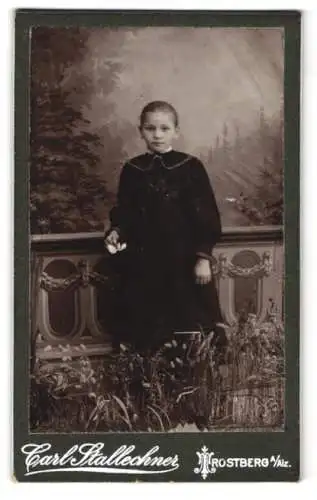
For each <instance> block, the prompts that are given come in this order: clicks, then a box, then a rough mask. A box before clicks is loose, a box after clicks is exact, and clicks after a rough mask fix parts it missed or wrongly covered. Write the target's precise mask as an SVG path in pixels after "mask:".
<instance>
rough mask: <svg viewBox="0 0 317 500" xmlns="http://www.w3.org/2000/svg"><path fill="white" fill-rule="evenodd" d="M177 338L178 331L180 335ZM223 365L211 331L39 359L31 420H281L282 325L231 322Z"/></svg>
mask: <svg viewBox="0 0 317 500" xmlns="http://www.w3.org/2000/svg"><path fill="white" fill-rule="evenodd" d="M179 337H180V336H179ZM228 338H229V347H228V349H227V352H226V355H225V358H224V359H222V360H221V361H222V363H223V362H225V364H224V365H220V363H219V361H220V359H219V356H218V355H217V353H216V352H215V350H214V348H213V332H211V333H210V334H209V335H207V336H206V337H203V336H202V335H192V336H191V337H189V338H187V339H186V340H184V338H181V339H180V340H179V339H178V338H175V339H173V340H172V341H170V342H166V343H165V344H164V345H163V346H162V347H161V348H160V349H158V350H157V351H156V352H155V353H149V352H142V353H141V352H136V351H135V350H133V349H132V348H131V346H129V345H125V344H124V345H123V344H121V345H120V348H119V351H118V352H116V353H112V354H111V355H108V356H107V357H105V358H104V359H103V360H99V361H91V360H90V359H88V358H86V357H85V356H81V357H80V358H79V359H77V360H75V359H72V358H71V357H70V356H69V355H64V356H63V360H62V362H61V363H59V364H58V365H56V364H55V365H50V364H48V363H43V362H39V361H38V362H37V364H36V367H35V371H34V375H33V377H32V394H31V424H32V428H34V429H41V430H45V429H46V430H55V431H57V430H64V431H74V430H80V431H113V432H117V431H159V432H166V431H168V430H173V429H175V428H176V427H177V426H184V425H193V424H194V425H195V427H196V428H198V429H211V428H213V427H221V426H224V427H230V426H240V427H244V426H263V425H265V426H270V425H271V426H280V425H282V423H283V406H284V401H283V398H284V386H283V379H284V347H283V339H284V333H283V327H282V325H281V324H280V323H278V322H277V320H276V318H275V317H274V316H272V317H270V318H268V321H266V322H265V323H262V324H257V322H256V318H255V317H254V316H252V315H249V316H248V318H247V320H246V321H244V322H243V323H241V322H240V323H237V324H236V325H235V326H233V327H231V328H230V329H228Z"/></svg>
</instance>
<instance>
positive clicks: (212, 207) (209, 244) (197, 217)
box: [190, 159, 221, 258]
mask: <svg viewBox="0 0 317 500" xmlns="http://www.w3.org/2000/svg"><path fill="white" fill-rule="evenodd" d="M190 212H191V220H192V224H193V228H192V229H193V234H194V238H195V249H196V254H197V255H198V256H201V257H205V258H211V253H212V249H213V247H214V246H215V244H216V243H217V242H218V241H219V239H220V237H221V220H220V215H219V210H218V207H217V203H216V199H215V195H214V191H213V189H212V186H211V183H210V180H209V177H208V174H207V172H206V170H205V168H204V166H203V164H202V163H201V162H200V161H199V160H198V159H195V163H194V164H193V166H192V168H191V171H190Z"/></svg>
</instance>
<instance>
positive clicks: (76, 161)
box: [29, 25, 286, 434]
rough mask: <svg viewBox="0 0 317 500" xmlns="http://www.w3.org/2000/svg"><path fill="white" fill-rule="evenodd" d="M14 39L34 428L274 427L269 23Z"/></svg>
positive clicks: (280, 370) (275, 235)
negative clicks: (24, 88) (23, 155)
mask: <svg viewBox="0 0 317 500" xmlns="http://www.w3.org/2000/svg"><path fill="white" fill-rule="evenodd" d="M29 37H30V62H29V64H30V75H29V87H30V91H29V99H30V101H29V130H30V144H29V154H30V157H29V239H30V249H31V262H30V317H31V321H30V323H31V327H30V338H29V345H30V350H29V352H30V360H29V381H30V383H29V429H30V432H32V433H57V434H58V433H70V434H71V433H81V432H87V433H98V432H100V433H125V432H146V433H174V432H176V433H178V432H195V433H198V432H214V431H228V432H238V431H250V430H251V431H254V432H259V433H260V432H264V431H265V432H267V431H270V432H271V431H283V430H284V428H285V418H286V415H285V390H284V386H285V345H284V344H285V342H284V219H285V214H284V205H285V203H284V201H285V200H284V156H285V155H284V28H283V27H278V26H277V27H274V26H268V27H243V26H241V27H203V26H197V27H189V26H148V27H146V26H140V27H135V26H129V25H127V26H118V27H107V26H105V27H84V26H79V25H78V26H76V27H74V26H71V27H60V26H53V27H52V26H51V27H49V26H33V27H32V28H31V29H30V30H29Z"/></svg>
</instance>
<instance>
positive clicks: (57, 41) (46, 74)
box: [30, 28, 111, 233]
mask: <svg viewBox="0 0 317 500" xmlns="http://www.w3.org/2000/svg"><path fill="white" fill-rule="evenodd" d="M88 36H89V34H88V32H87V30H85V29H82V28H71V29H67V28H65V29H60V28H58V29H57V28H36V29H34V30H33V32H32V57H31V62H32V75H31V148H30V149H31V151H30V153H31V154H30V160H31V161H30V200H31V207H30V212H31V213H30V217H31V231H32V232H33V233H39V232H68V231H69V232H75V231H89V230H92V229H99V228H100V229H101V228H102V227H103V224H102V221H101V218H100V215H99V214H98V210H97V208H96V207H97V206H98V201H100V202H101V201H102V202H103V203H111V195H110V193H109V192H108V190H107V187H106V185H105V182H104V181H102V180H101V178H100V175H99V172H98V168H97V167H98V163H99V155H100V140H99V137H98V135H96V134H94V133H92V132H91V127H90V123H89V121H88V120H86V119H85V118H84V116H83V114H82V112H81V110H80V108H79V106H78V109H76V108H75V106H74V103H73V100H72V94H73V93H76V96H77V98H78V96H80V95H82V96H84V95H85V94H86V93H87V92H88V90H89V85H90V82H89V80H88V79H87V78H83V77H82V75H81V74H80V73H78V75H77V78H76V87H75V88H71V87H69V85H68V81H69V78H70V76H72V74H73V71H74V68H75V67H76V66H75V65H76V63H77V64H78V63H79V62H80V61H81V59H82V58H83V56H84V54H85V50H86V43H87V40H88Z"/></svg>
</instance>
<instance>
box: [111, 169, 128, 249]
mask: <svg viewBox="0 0 317 500" xmlns="http://www.w3.org/2000/svg"><path fill="white" fill-rule="evenodd" d="M132 177H133V175H132V171H131V169H130V168H129V167H128V166H127V165H124V167H123V169H122V171H121V174H120V180H119V188H118V195H117V204H116V205H115V206H114V207H113V208H112V210H111V211H110V222H111V229H116V230H117V231H118V232H119V233H120V237H121V239H123V240H125V238H126V234H127V229H128V225H129V218H130V217H131V213H132V211H131V208H132V200H133V196H132V187H133V179H132Z"/></svg>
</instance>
